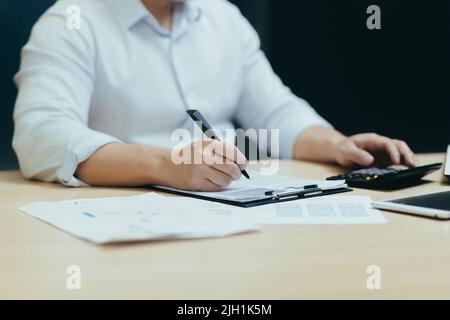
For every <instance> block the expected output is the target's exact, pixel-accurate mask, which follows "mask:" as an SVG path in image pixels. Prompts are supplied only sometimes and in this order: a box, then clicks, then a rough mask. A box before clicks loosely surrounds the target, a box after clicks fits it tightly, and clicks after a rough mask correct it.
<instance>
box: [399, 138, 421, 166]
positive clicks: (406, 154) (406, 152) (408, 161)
mask: <svg viewBox="0 0 450 320" xmlns="http://www.w3.org/2000/svg"><path fill="white" fill-rule="evenodd" d="M394 142H395V144H396V145H397V148H398V150H399V151H400V154H401V157H402V159H403V164H405V165H406V166H408V167H410V168H414V167H417V165H418V162H417V159H416V156H415V155H414V152H412V150H411V148H410V147H409V146H408V144H407V143H406V142H405V141H402V140H394Z"/></svg>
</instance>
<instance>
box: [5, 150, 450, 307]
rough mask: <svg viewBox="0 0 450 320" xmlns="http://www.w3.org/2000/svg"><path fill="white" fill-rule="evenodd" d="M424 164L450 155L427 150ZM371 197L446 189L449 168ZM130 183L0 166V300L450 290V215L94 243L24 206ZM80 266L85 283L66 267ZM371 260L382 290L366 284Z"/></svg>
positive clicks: (106, 192) (286, 166)
mask: <svg viewBox="0 0 450 320" xmlns="http://www.w3.org/2000/svg"><path fill="white" fill-rule="evenodd" d="M420 159H421V162H422V163H424V164H425V163H432V162H438V161H443V160H444V155H442V154H440V155H424V156H421V157H420ZM338 171H339V169H338V168H335V167H332V166H327V165H317V164H311V163H300V162H285V163H283V164H282V172H281V173H282V174H288V175H293V176H299V177H300V176H301V177H306V178H317V179H323V178H325V177H327V176H329V175H331V174H334V173H337V172H338ZM429 180H430V181H432V182H430V183H428V184H426V185H422V186H418V187H414V188H410V189H406V190H402V191H398V192H390V193H389V192H368V191H359V190H358V191H355V192H354V194H368V195H370V196H372V197H373V198H374V199H387V198H392V197H397V196H405V195H414V194H421V193H424V192H432V191H441V190H449V189H450V187H449V186H448V185H447V184H446V183H445V182H444V179H443V178H442V172H441V173H436V174H434V175H432V176H430V177H429ZM141 192H142V190H130V189H105V188H95V189H68V188H64V187H61V186H58V185H51V184H45V183H38V182H28V181H25V180H23V179H22V178H21V176H20V174H19V173H18V172H3V173H0V298H2V299H4V298H39V299H41V298H63V299H66V298H69V299H71V298H125V299H135V298H136V299H240V298H250V299H266V298H267V299H279V298H283V299H284V298H286V299H298V298H447V299H448V298H450V272H449V266H450V231H449V230H450V222H438V221H434V220H429V219H423V218H416V217H411V216H405V215H399V214H392V213H386V214H385V215H386V217H387V219H388V220H389V224H385V225H369V226H270V227H265V228H264V231H263V232H260V233H254V234H248V235H242V236H235V237H230V238H224V239H215V240H194V241H178V242H158V243H143V244H137V245H119V246H105V247H101V246H95V245H92V244H90V243H88V242H85V241H82V240H79V239H76V238H74V237H72V236H70V235H68V234H66V233H64V232H61V231H59V230H57V229H56V228H53V227H51V226H48V225H46V224H45V223H43V222H40V221H38V220H36V219H34V218H32V217H30V216H28V215H26V214H23V213H21V212H19V211H18V210H17V207H19V206H21V205H24V204H27V203H30V202H34V201H45V200H50V201H56V200H68V199H74V198H85V197H107V196H127V195H135V194H138V193H141ZM74 264H75V265H79V266H80V267H81V269H82V290H81V291H69V290H68V289H67V288H66V285H65V283H66V279H67V274H66V268H67V267H68V266H69V265H74ZM369 265H378V266H380V267H381V271H382V290H380V291H369V290H368V289H367V287H366V280H367V277H368V275H367V274H366V269H367V267H368V266H369Z"/></svg>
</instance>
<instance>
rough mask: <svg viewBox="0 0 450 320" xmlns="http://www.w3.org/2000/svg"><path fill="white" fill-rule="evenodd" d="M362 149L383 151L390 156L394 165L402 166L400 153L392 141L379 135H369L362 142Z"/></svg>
mask: <svg viewBox="0 0 450 320" xmlns="http://www.w3.org/2000/svg"><path fill="white" fill-rule="evenodd" d="M360 147H362V148H365V149H377V150H381V151H383V152H385V153H386V154H387V155H388V156H389V159H390V161H391V162H392V163H393V164H395V165H398V164H400V160H401V157H400V151H399V150H398V148H397V145H396V144H395V143H394V141H393V140H392V139H389V138H387V137H383V136H380V135H378V134H369V135H366V136H365V139H364V141H362V144H361V145H360Z"/></svg>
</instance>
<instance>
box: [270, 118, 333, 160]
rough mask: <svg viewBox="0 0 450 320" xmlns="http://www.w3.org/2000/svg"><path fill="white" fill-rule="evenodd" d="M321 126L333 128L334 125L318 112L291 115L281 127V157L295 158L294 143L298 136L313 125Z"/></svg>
mask: <svg viewBox="0 0 450 320" xmlns="http://www.w3.org/2000/svg"><path fill="white" fill-rule="evenodd" d="M316 126H321V127H326V128H330V129H333V126H332V125H331V124H330V123H329V122H328V121H326V120H325V119H324V118H322V117H321V116H319V115H318V114H317V113H315V114H310V115H301V116H300V117H289V118H288V119H286V120H285V121H283V124H282V126H281V129H280V144H279V152H280V153H279V155H278V156H279V157H280V158H281V159H293V158H294V145H295V142H296V141H297V139H298V137H300V135H301V134H302V133H303V132H304V131H306V130H307V129H310V128H312V127H316Z"/></svg>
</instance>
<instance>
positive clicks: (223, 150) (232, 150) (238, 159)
mask: <svg viewBox="0 0 450 320" xmlns="http://www.w3.org/2000/svg"><path fill="white" fill-rule="evenodd" d="M213 143H214V153H216V154H217V155H219V156H222V157H224V158H225V159H226V160H227V162H228V163H236V164H237V165H238V166H239V168H240V170H245V168H247V159H246V158H245V156H244V155H243V154H242V152H241V151H239V149H238V148H237V147H236V146H234V145H232V144H229V143H224V142H220V141H215V142H213Z"/></svg>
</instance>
